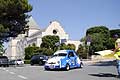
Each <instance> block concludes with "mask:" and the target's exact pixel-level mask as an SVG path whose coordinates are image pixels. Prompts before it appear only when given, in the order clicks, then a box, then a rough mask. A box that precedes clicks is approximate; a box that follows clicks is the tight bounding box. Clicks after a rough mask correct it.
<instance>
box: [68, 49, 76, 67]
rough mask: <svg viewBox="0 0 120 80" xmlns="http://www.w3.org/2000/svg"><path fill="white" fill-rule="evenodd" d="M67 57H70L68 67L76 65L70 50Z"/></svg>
mask: <svg viewBox="0 0 120 80" xmlns="http://www.w3.org/2000/svg"><path fill="white" fill-rule="evenodd" d="M68 57H69V59H70V67H71V68H73V67H75V66H76V57H75V55H74V53H73V52H72V51H70V52H69V55H68Z"/></svg>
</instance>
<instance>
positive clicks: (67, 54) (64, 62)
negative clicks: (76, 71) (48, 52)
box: [44, 50, 82, 71]
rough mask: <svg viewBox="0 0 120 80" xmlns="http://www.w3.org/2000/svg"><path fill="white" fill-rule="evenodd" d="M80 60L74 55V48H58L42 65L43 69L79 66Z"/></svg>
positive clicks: (80, 65)
mask: <svg viewBox="0 0 120 80" xmlns="http://www.w3.org/2000/svg"><path fill="white" fill-rule="evenodd" d="M81 67H82V62H81V60H80V59H79V57H78V56H77V55H76V53H75V51H74V50H59V51H56V52H55V53H54V54H53V56H52V57H51V58H50V59H48V60H47V62H46V63H45V65H44V68H45V70H50V69H65V70H67V71H68V70H70V69H71V68H81Z"/></svg>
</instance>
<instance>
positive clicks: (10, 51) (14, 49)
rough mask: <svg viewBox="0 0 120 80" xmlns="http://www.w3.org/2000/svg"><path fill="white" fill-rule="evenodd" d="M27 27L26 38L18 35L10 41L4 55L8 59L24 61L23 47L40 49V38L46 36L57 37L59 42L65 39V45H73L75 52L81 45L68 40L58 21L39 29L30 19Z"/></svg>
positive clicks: (23, 35)
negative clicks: (30, 46)
mask: <svg viewBox="0 0 120 80" xmlns="http://www.w3.org/2000/svg"><path fill="white" fill-rule="evenodd" d="M27 25H28V26H29V31H28V37H26V34H20V35H18V37H15V38H11V39H10V41H9V43H8V47H7V50H6V54H5V55H7V56H8V58H9V59H19V58H21V59H24V54H25V52H24V49H25V47H27V46H28V45H32V44H33V43H34V44H36V46H38V47H40V44H41V43H42V37H44V36H46V35H57V36H59V38H60V40H63V39H65V40H66V44H75V46H76V50H77V48H78V46H79V44H81V42H80V41H71V40H69V35H68V34H67V33H66V32H65V31H64V29H63V27H62V26H61V24H60V23H59V22H58V21H52V22H50V23H49V25H48V27H47V28H45V29H41V28H40V27H39V26H38V25H37V23H36V22H35V20H34V19H33V18H32V17H30V19H29V22H28V24H27Z"/></svg>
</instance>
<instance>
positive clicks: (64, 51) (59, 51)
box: [54, 50, 74, 54]
mask: <svg viewBox="0 0 120 80" xmlns="http://www.w3.org/2000/svg"><path fill="white" fill-rule="evenodd" d="M70 51H74V50H58V51H56V52H55V53H54V54H58V53H66V54H67V53H68V52H70Z"/></svg>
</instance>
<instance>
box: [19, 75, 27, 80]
mask: <svg viewBox="0 0 120 80" xmlns="http://www.w3.org/2000/svg"><path fill="white" fill-rule="evenodd" d="M18 77H19V78H22V79H25V80H26V79H27V77H25V76H22V75H18Z"/></svg>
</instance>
